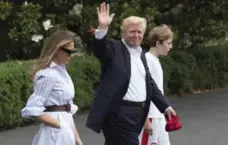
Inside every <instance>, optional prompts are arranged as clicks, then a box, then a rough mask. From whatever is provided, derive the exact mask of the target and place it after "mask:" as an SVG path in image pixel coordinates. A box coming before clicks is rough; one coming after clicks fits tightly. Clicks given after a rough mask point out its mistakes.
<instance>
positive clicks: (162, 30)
mask: <svg viewBox="0 0 228 145" xmlns="http://www.w3.org/2000/svg"><path fill="white" fill-rule="evenodd" d="M170 38H171V39H173V32H172V30H171V29H170V28H169V27H168V26H167V25H164V24H163V25H161V26H156V27H154V28H153V29H152V30H151V31H150V32H149V36H148V43H149V46H150V47H156V42H157V41H159V42H160V43H163V42H164V41H165V40H168V39H170Z"/></svg>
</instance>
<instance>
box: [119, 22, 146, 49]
mask: <svg viewBox="0 0 228 145" xmlns="http://www.w3.org/2000/svg"><path fill="white" fill-rule="evenodd" d="M143 35H144V30H143V27H142V25H141V24H129V25H128V26H126V27H125V30H124V31H123V35H122V37H123V39H124V41H125V42H126V43H127V44H128V45H129V46H130V47H133V48H136V47H138V46H139V45H140V44H141V43H142V40H143Z"/></svg>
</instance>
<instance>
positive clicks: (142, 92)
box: [95, 29, 146, 102]
mask: <svg viewBox="0 0 228 145" xmlns="http://www.w3.org/2000/svg"><path fill="white" fill-rule="evenodd" d="M106 34H107V30H98V29H97V30H96V31H95V37H96V39H102V38H103V37H104V36H105V35H106ZM122 41H123V43H124V45H125V46H126V47H127V49H128V51H129V53H130V59H131V77H130V82H129V87H128V90H127V93H126V94H125V96H124V97H123V100H128V101H133V102H143V101H145V100H146V80H145V79H146V78H145V77H146V72H145V68H144V66H143V63H142V60H141V52H142V48H141V47H140V46H139V47H137V48H132V47H130V46H128V45H127V44H126V43H125V42H124V40H123V39H122Z"/></svg>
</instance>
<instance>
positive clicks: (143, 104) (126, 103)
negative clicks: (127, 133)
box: [122, 100, 146, 108]
mask: <svg viewBox="0 0 228 145" xmlns="http://www.w3.org/2000/svg"><path fill="white" fill-rule="evenodd" d="M122 102H123V105H126V106H132V107H140V108H144V107H145V106H146V102H145V101H144V102H133V101H127V100H122Z"/></svg>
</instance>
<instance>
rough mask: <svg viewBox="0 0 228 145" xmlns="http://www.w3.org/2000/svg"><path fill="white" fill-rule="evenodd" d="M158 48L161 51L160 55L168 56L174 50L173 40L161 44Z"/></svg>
mask: <svg viewBox="0 0 228 145" xmlns="http://www.w3.org/2000/svg"><path fill="white" fill-rule="evenodd" d="M158 43H159V42H158ZM157 47H158V50H160V51H159V52H160V53H159V55H164V56H166V55H167V54H168V52H169V51H170V50H171V49H172V48H173V39H172V38H169V39H167V40H165V41H163V42H162V43H159V44H158V45H157Z"/></svg>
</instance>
